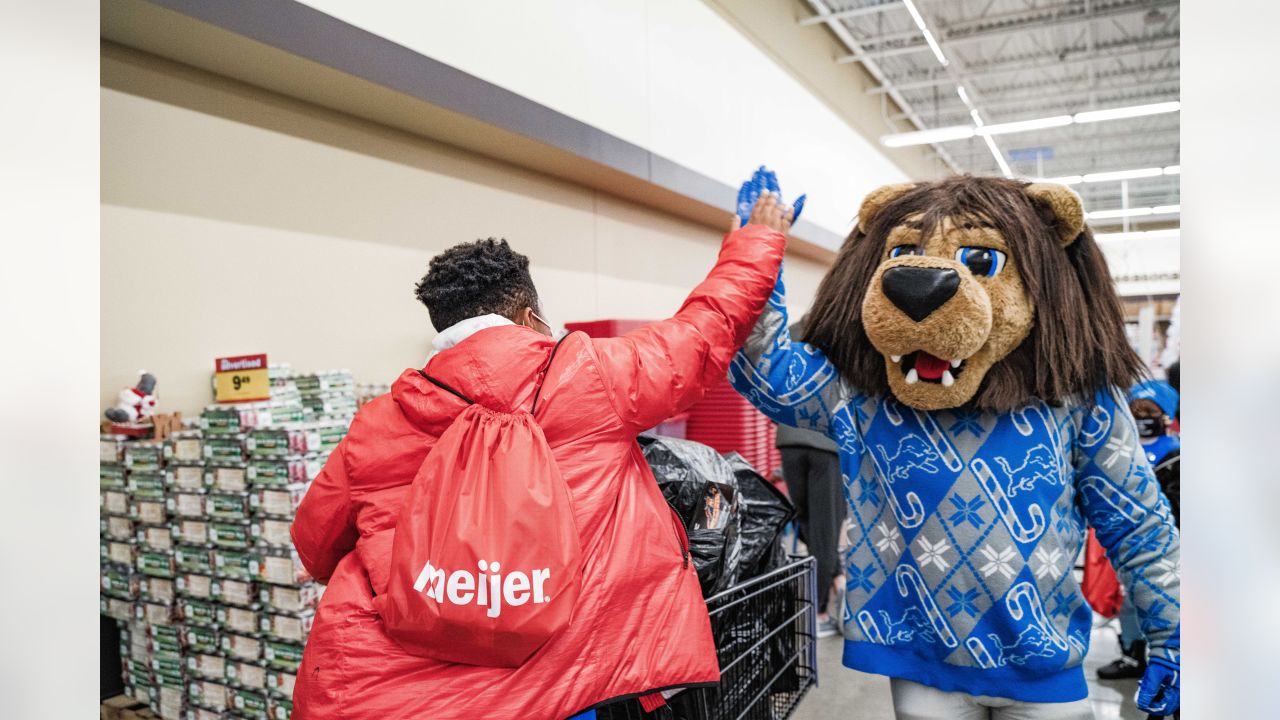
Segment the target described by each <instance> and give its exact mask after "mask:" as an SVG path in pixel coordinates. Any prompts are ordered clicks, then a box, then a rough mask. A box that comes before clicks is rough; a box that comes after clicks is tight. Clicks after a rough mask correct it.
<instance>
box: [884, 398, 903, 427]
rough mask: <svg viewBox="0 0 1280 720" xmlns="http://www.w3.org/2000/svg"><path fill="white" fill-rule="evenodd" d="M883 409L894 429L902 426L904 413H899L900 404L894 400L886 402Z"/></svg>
mask: <svg viewBox="0 0 1280 720" xmlns="http://www.w3.org/2000/svg"><path fill="white" fill-rule="evenodd" d="M881 407H883V408H884V417H885V419H886V420H888V421H889V424H890V425H892V426H894V427H898V426H900V425H902V413H900V412H898V403H896V402H894V401H893V400H885V401H884V404H883V405H881Z"/></svg>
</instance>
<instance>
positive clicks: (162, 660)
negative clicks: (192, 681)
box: [151, 653, 182, 687]
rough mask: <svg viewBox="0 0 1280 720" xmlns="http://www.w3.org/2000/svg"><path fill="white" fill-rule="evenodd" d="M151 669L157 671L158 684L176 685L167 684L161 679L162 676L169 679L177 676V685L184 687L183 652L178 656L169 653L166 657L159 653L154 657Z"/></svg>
mask: <svg viewBox="0 0 1280 720" xmlns="http://www.w3.org/2000/svg"><path fill="white" fill-rule="evenodd" d="M151 669H152V670H153V671H155V676H156V684H157V685H165V686H166V687H174V685H167V684H166V683H165V682H163V681H162V680H161V679H160V678H161V677H162V676H164V677H166V678H168V679H174V678H176V680H177V682H176V686H177V687H182V655H181V653H179V654H178V656H177V657H168V656H167V655H166V656H165V657H160V656H159V655H157V656H155V657H152V658H151Z"/></svg>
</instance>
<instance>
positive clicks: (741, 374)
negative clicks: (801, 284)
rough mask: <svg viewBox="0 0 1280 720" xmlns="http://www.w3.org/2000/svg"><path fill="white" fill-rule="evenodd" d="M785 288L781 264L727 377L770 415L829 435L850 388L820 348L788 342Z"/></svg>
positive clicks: (780, 420) (778, 419)
mask: <svg viewBox="0 0 1280 720" xmlns="http://www.w3.org/2000/svg"><path fill="white" fill-rule="evenodd" d="M788 328H789V325H788V322H787V304H786V288H785V286H784V285H783V282H782V271H781V269H779V272H778V280H777V284H776V286H775V287H774V290H773V295H772V296H771V297H770V298H769V302H768V303H766V304H765V307H764V312H763V313H761V315H760V319H759V320H757V321H756V326H755V328H754V329H753V330H752V331H751V335H750V336H749V337H748V338H747V342H746V344H745V345H744V346H743V348H742V349H741V350H739V351H738V354H737V355H736V356H735V357H734V359H733V362H732V363H730V365H729V381H730V382H731V383H732V384H733V387H734V389H735V390H737V391H738V392H739V393H741V394H742V396H743V397H745V398H746V399H747V400H748V401H750V402H751V404H752V405H754V406H755V407H756V408H757V409H759V410H760V412H762V413H764V414H765V415H767V416H768V417H769V418H770V419H771V420H773V421H775V422H778V423H781V424H783V425H789V426H791V427H797V428H802V429H806V430H816V431H818V432H821V433H824V434H826V435H828V436H832V435H834V434H835V432H836V431H835V429H834V428H833V427H832V425H833V423H832V418H833V416H834V415H835V414H836V410H837V409H838V408H840V407H841V406H843V405H844V404H845V403H847V402H848V400H849V397H850V393H848V392H847V390H846V389H845V387H844V383H842V382H841V381H840V374H839V372H837V371H836V368H835V366H834V365H832V364H831V361H829V360H827V358H826V356H825V355H823V353H822V351H821V350H818V349H817V348H815V347H813V346H811V345H806V344H805V343H799V342H792V339H791V331H790V330H789V329H788Z"/></svg>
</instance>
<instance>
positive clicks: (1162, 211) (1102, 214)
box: [1085, 205, 1182, 220]
mask: <svg viewBox="0 0 1280 720" xmlns="http://www.w3.org/2000/svg"><path fill="white" fill-rule="evenodd" d="M1181 212H1182V206H1181V205H1157V206H1155V207H1137V208H1124V209H1117V210H1097V211H1094V212H1091V213H1085V218H1086V219H1088V220H1107V219H1110V218H1127V217H1145V216H1147V215H1178V214H1180V213H1181Z"/></svg>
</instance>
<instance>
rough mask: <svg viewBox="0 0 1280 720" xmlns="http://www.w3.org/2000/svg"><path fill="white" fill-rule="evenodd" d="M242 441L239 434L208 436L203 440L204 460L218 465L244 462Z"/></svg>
mask: <svg viewBox="0 0 1280 720" xmlns="http://www.w3.org/2000/svg"><path fill="white" fill-rule="evenodd" d="M244 439H245V436H244V435H243V434H241V433H236V434H227V435H210V436H209V437H207V438H205V440H204V459H205V461H206V462H209V463H213V464H215V465H216V464H218V463H224V462H240V461H241V460H244Z"/></svg>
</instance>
